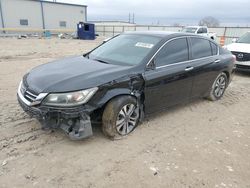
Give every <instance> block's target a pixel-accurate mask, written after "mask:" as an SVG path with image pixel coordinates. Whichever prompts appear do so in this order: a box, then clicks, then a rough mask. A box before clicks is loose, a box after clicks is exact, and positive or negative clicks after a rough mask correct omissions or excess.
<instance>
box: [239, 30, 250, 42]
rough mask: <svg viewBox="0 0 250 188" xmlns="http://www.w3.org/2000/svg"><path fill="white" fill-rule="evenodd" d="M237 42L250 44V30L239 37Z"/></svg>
mask: <svg viewBox="0 0 250 188" xmlns="http://www.w3.org/2000/svg"><path fill="white" fill-rule="evenodd" d="M237 43H248V44H250V32H248V33H246V34H244V35H243V36H242V37H240V38H239V39H238V41H237Z"/></svg>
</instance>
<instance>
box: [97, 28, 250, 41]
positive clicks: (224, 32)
mask: <svg viewBox="0 0 250 188" xmlns="http://www.w3.org/2000/svg"><path fill="white" fill-rule="evenodd" d="M181 29H182V27H170V26H152V25H137V26H111V25H108V26H96V32H97V33H98V34H99V35H102V36H106V37H112V36H114V35H117V34H119V33H122V32H124V31H148V30H149V31H174V32H177V31H180V30H181ZM209 31H210V32H214V33H216V34H217V39H216V41H217V42H218V43H219V42H220V38H221V37H223V36H225V39H226V40H225V44H228V43H231V41H232V39H233V38H239V37H240V36H242V35H243V34H244V33H246V32H247V31H250V27H217V28H209Z"/></svg>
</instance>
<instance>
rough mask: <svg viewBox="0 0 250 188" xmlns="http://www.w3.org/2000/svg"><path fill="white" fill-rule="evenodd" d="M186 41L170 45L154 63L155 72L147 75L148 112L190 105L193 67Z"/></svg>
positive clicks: (178, 41)
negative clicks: (187, 102)
mask: <svg viewBox="0 0 250 188" xmlns="http://www.w3.org/2000/svg"><path fill="white" fill-rule="evenodd" d="M188 60H189V51H188V44H187V39H186V37H183V38H178V39H174V40H171V41H169V42H167V43H166V44H165V45H164V47H163V48H162V49H161V50H160V51H159V53H157V55H156V56H155V57H154V59H153V61H154V64H155V68H154V69H152V70H148V71H146V72H145V74H144V79H145V111H146V113H152V112H155V111H157V110H160V109H163V108H166V107H169V106H173V105H176V104H178V103H182V102H186V101H187V100H188V99H189V97H190V94H191V88H192V82H193V77H192V76H191V75H192V71H193V67H191V66H190V62H189V61H188Z"/></svg>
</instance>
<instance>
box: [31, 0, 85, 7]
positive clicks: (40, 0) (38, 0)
mask: <svg viewBox="0 0 250 188" xmlns="http://www.w3.org/2000/svg"><path fill="white" fill-rule="evenodd" d="M30 1H36V2H42V3H51V4H58V5H68V6H77V7H87V5H81V4H73V3H62V2H52V1H46V0H30Z"/></svg>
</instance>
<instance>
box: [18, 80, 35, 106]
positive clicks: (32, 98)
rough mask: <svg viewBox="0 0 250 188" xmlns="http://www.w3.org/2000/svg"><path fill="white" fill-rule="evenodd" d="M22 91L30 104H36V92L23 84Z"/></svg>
mask: <svg viewBox="0 0 250 188" xmlns="http://www.w3.org/2000/svg"><path fill="white" fill-rule="evenodd" d="M20 90H21V93H22V95H23V96H24V98H25V99H26V100H28V101H29V102H34V101H35V100H36V98H37V96H38V95H37V94H35V93H34V92H32V91H30V90H28V89H27V88H26V87H25V86H24V84H22V86H21V89H20Z"/></svg>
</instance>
